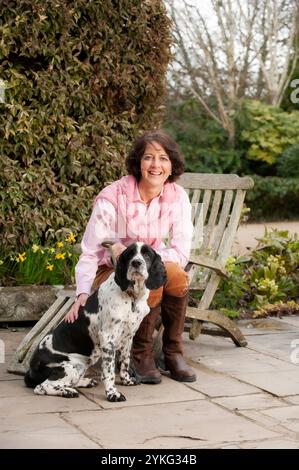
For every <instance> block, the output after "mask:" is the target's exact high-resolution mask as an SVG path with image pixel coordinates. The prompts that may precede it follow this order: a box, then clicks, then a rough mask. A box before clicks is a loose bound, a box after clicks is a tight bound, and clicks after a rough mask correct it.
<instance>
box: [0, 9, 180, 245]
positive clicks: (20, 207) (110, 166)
mask: <svg viewBox="0 0 299 470" xmlns="http://www.w3.org/2000/svg"><path fill="white" fill-rule="evenodd" d="M170 44H171V30H170V20H169V19H168V17H167V15H166V10H165V6H164V4H163V1H162V0H161V1H156V0H155V1H154V0H152V1H142V0H119V1H113V0H105V1H100V0H74V1H67V2H66V1H65V0H56V1H55V2H53V1H52V0H16V1H11V0H2V2H1V5H0V77H1V78H2V79H3V80H4V82H5V88H6V89H5V102H4V104H0V110H1V113H0V161H1V163H0V188H1V189H0V224H1V231H2V236H1V237H0V250H5V251H6V252H7V251H9V250H15V249H18V250H19V251H20V250H21V249H22V248H21V247H22V246H25V245H27V244H28V243H29V242H32V241H33V240H34V239H35V238H39V240H40V241H41V242H42V243H43V242H44V241H46V240H47V239H49V238H51V237H53V236H54V235H55V233H57V231H58V230H60V229H62V228H63V227H68V228H69V229H71V230H73V231H74V232H76V233H79V234H81V233H82V230H83V228H84V226H85V225H86V222H87V218H88V216H89V214H90V209H91V205H92V200H93V197H94V196H95V195H96V194H97V193H98V192H99V191H100V190H101V188H102V187H103V186H104V185H105V184H106V183H107V182H108V181H111V180H114V179H115V178H118V177H119V176H121V175H122V174H123V173H124V156H125V154H126V152H127V150H128V145H129V143H130V142H131V140H132V138H133V137H135V135H136V134H138V133H139V132H140V131H141V130H144V129H147V128H151V127H154V126H157V125H159V124H160V122H161V119H162V112H163V99H164V93H165V74H166V69H167V65H168V62H169V59H170Z"/></svg>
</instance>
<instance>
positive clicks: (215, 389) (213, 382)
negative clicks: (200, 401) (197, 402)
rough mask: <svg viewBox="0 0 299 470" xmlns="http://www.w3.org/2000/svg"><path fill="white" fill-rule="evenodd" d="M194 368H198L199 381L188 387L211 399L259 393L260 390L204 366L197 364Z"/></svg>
mask: <svg viewBox="0 0 299 470" xmlns="http://www.w3.org/2000/svg"><path fill="white" fill-rule="evenodd" d="M192 365H193V363H192ZM194 368H196V375H197V380H196V382H192V383H190V384H189V385H188V386H189V387H190V388H192V389H195V390H198V391H200V392H202V393H204V394H205V395H208V396H209V397H223V396H226V397H230V396H235V395H246V396H248V394H249V393H256V392H257V391H258V389H257V388H256V387H253V386H252V385H248V384H246V383H244V382H241V381H240V380H237V379H234V378H232V377H229V376H227V375H225V374H221V373H219V372H215V371H214V370H212V369H209V368H207V367H205V366H204V365H203V364H197V365H196V366H195V367H194Z"/></svg>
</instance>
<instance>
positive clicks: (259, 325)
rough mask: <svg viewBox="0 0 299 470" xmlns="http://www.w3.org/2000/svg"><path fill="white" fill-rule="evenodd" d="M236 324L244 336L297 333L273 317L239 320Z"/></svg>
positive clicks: (290, 326)
mask: <svg viewBox="0 0 299 470" xmlns="http://www.w3.org/2000/svg"><path fill="white" fill-rule="evenodd" d="M237 324H238V327H239V328H240V330H241V331H242V333H243V334H244V335H245V336H252V335H259V336H260V335H265V334H280V333H282V332H288V331H295V332H297V331H298V330H297V328H296V327H295V326H294V325H292V324H291V323H287V322H284V321H282V320H281V319H279V318H273V317H267V318H257V319H254V318H253V319H251V320H239V321H238V322H237ZM298 326H299V325H298Z"/></svg>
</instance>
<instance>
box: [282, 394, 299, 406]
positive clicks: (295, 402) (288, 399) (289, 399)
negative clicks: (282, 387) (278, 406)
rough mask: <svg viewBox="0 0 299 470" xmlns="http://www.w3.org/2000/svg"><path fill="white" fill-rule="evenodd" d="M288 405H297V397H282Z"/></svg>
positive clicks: (298, 397) (298, 399) (298, 396)
mask: <svg viewBox="0 0 299 470" xmlns="http://www.w3.org/2000/svg"><path fill="white" fill-rule="evenodd" d="M284 400H286V401H287V402H288V403H293V405H299V395H293V396H292V395H291V396H289V397H284Z"/></svg>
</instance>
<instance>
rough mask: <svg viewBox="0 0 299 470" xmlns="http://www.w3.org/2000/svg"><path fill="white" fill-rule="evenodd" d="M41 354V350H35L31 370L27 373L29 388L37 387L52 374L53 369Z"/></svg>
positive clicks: (25, 378)
mask: <svg viewBox="0 0 299 470" xmlns="http://www.w3.org/2000/svg"><path fill="white" fill-rule="evenodd" d="M41 354H42V352H41V351H36V352H35V354H34V355H33V357H32V359H31V362H30V367H29V370H28V371H27V372H26V374H25V377H24V381H25V385H26V386H27V387H29V388H35V387H36V386H37V385H39V384H41V383H42V382H44V380H46V379H48V378H49V376H50V374H51V369H50V368H49V367H47V366H46V364H45V363H44V362H43V360H42V359H43V358H40V356H41Z"/></svg>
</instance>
